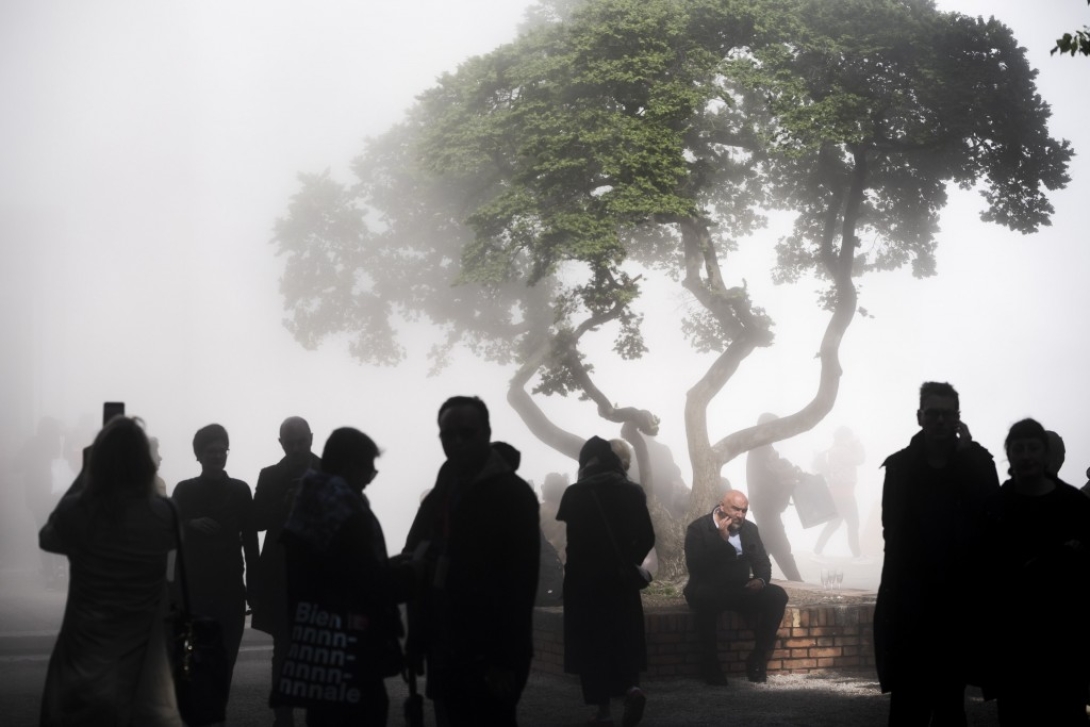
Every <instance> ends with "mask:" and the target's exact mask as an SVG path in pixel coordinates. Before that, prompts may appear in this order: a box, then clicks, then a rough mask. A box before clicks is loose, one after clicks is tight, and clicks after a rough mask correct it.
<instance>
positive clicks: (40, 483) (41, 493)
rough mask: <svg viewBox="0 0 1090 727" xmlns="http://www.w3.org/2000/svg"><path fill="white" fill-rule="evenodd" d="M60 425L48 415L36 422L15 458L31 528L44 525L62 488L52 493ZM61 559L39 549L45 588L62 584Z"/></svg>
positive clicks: (53, 490) (58, 447)
mask: <svg viewBox="0 0 1090 727" xmlns="http://www.w3.org/2000/svg"><path fill="white" fill-rule="evenodd" d="M61 453H62V449H61V425H60V422H58V421H57V420H56V419H53V418H52V417H44V418H43V419H42V420H41V421H39V422H38V429H37V431H36V432H35V434H34V436H33V437H31V438H30V439H29V440H28V441H27V442H26V444H24V445H23V448H22V450H20V452H19V454H18V455H17V456H16V458H15V471H16V472H17V473H18V474H19V475H20V476H21V479H22V482H23V498H24V501H25V502H26V506H27V509H28V510H30V514H31V515H32V516H33V517H34V527H35V528H40V527H42V526H43V525H45V522H46V519H47V518H48V517H49V513H50V512H52V510H53V508H54V506H55V505H56V504H57V501H58V500H59V499H60V495H61V494H62V493H63V488H61V489H60V492H56V490H57V489H58V488H55V487H54V482H53V480H54V477H53V464H54V461H55V460H56V459H57V458H59V457H60V456H61ZM63 562H64V561H63V559H58V558H57V557H56V556H54V555H53V554H52V553H49V552H42V553H41V554H40V558H39V570H40V573H41V578H42V584H43V585H44V586H45V587H46V588H49V589H55V588H60V587H61V586H62V585H63V583H64V572H63Z"/></svg>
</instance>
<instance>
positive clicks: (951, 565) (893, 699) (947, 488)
mask: <svg viewBox="0 0 1090 727" xmlns="http://www.w3.org/2000/svg"><path fill="white" fill-rule="evenodd" d="M959 409H960V400H959V397H958V393H957V391H955V390H954V387H953V386H951V385H950V384H947V383H939V382H930V381H929V382H927V383H925V384H923V386H921V387H920V407H919V409H918V410H917V411H916V423H917V424H918V425H919V426H920V431H919V432H917V433H916V435H915V436H913V437H912V440H911V441H910V442H909V444H908V447H906V448H905V449H902V450H901V451H899V452H896V453H894V454H892V455H890V456H889V457H888V458H886V461H885V462H883V464H882V466H883V467H885V468H886V479H885V484H884V486H883V489H882V532H883V535H884V537H885V543H886V548H885V560H884V561H883V563H882V582H881V585H880V586H879V588H878V601H877V605H876V607H875V612H874V652H875V662H876V665H877V667H878V680H879V682H880V684H881V688H882V691H883V692H892V694H891V695H890V702H889V724H890V725H891V727H895V726H899V725H922V726H923V725H928V724H940V725H964V724H965V685H966V684H967V683H971V684H980V682H981V679H982V676H983V672H982V670H983V668H984V667H985V664H984V661H985V660H984V658H983V649H984V645H985V644H984V641H985V636H986V635H985V634H984V633H983V631H984V629H983V628H982V627H981V625H980V622H981V614H982V613H985V612H986V611H987V606H986V605H985V604H984V603H983V599H982V598H981V588H982V587H983V585H984V584H983V582H982V581H983V576H982V573H983V571H984V569H985V566H986V565H987V564H988V563H989V562H990V560H991V558H992V557H993V554H991V553H989V552H987V548H986V546H985V538H984V535H985V533H986V523H987V520H986V518H985V512H986V509H985V508H986V504H987V503H988V501H989V499H990V498H991V497H993V496H994V495H995V493H996V492H997V491H998V488H999V478H998V477H997V476H996V473H995V463H994V462H993V460H992V456H991V454H989V453H988V450H986V449H984V448H983V447H981V446H980V445H979V444H977V443H976V442H974V441H973V440H972V437H971V436H970V434H969V427H967V426H966V425H965V423H964V422H963V421H961V412H960V410H959ZM1011 536H1012V537H1014V538H1015V540H1013V541H1012V542H1011V543H1010V544H1008V545H1006V546H1004V547H1010V548H1014V549H1018V548H1019V547H1021V543H1020V542H1019V540H1018V539H1017V535H1016V534H1015V533H1012V534H1011ZM1019 628H1020V626H1015V627H1013V631H1012V634H1011V636H1012V639H1014V640H1017V638H1018V633H1017V632H1018V629H1019Z"/></svg>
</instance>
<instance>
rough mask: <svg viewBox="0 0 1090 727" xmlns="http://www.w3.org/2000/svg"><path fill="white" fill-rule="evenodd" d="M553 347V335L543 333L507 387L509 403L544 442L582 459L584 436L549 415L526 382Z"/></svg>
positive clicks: (557, 449) (568, 455)
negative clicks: (553, 420)
mask: <svg viewBox="0 0 1090 727" xmlns="http://www.w3.org/2000/svg"><path fill="white" fill-rule="evenodd" d="M551 348H552V338H551V337H544V338H543V339H542V341H541V343H540V344H539V345H538V347H537V348H536V350H535V351H534V352H533V353H532V354H531V355H530V356H529V357H528V358H527V359H526V361H525V362H524V363H523V364H522V366H520V367H519V369H518V371H516V372H515V375H514V376H512V377H511V382H510V384H509V385H508V387H507V403H508V404H510V405H511V408H512V409H514V410H515V413H516V414H518V415H519V418H520V419H522V422H523V423H524V424H525V425H526V427H527V429H529V430H530V433H531V434H533V435H534V436H535V437H537V438H538V439H539V440H540V441H541V442H542V443H544V444H546V445H548V446H550V447H552V448H553V449H555V450H556V451H557V452H560V453H561V454H563V455H565V456H567V457H571V458H572V459H574V460H578V459H579V450H580V449H582V448H583V442H584V441H585V440H584V439H583V438H582V437H580V436H578V435H576V434H572V433H571V432H569V431H567V430H564V429H561V428H560V427H558V426H557V425H555V424H553V422H552V421H551V420H550V419H549V417H548V416H547V415H546V414H545V412H543V411H542V410H541V407H539V406H538V405H537V402H536V401H534V398H533V397H532V396H530V393H529V392H528V391H526V385H527V384H528V383H529V382H530V379H531V378H533V376H534V374H535V373H537V370H538V369H539V368H541V366H542V365H543V364H544V363H545V359H546V358H547V357H548V355H549V353H550V351H551Z"/></svg>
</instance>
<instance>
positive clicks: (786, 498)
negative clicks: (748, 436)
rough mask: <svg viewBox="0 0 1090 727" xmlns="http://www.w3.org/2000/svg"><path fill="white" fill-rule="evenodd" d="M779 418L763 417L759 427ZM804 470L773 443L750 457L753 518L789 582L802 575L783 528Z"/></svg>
mask: <svg viewBox="0 0 1090 727" xmlns="http://www.w3.org/2000/svg"><path fill="white" fill-rule="evenodd" d="M777 419H779V417H777V416H776V415H775V414H768V413H765V414H762V415H761V416H760V417H758V419H757V423H758V424H767V423H769V422H773V421H775V420H777ZM801 476H802V471H801V470H800V469H799V468H798V467H796V466H795V465H793V464H791V463H790V462H788V461H787V460H786V459H784V458H783V457H781V456H780V454H779V452H777V451H776V449H775V448H774V447H773V446H772V445H771V444H766V445H764V446H763V447H756V448H754V449H751V450H749V452H748V453H747V454H746V487H747V488H748V491H749V501H750V503H751V504H752V506H753V519H754V521H755V522H756V523H757V526H758V527H760V528H761V537H762V540H763V543H764V547H765V548H766V549H767V552H768V554H769V555H770V556H772V558H774V559H775V561H776V565H778V566H779V567H780V570H781V571H783V575H784V578H786V579H787V580H789V581H801V580H802V575H801V574H800V573H799V568H798V566H797V565H796V564H795V556H794V555H792V554H791V541H790V540H788V539H787V531H786V530H785V529H784V526H783V512H784V510H786V509H787V506H788V504H790V502H791V493H792V492H794V489H795V485H797V484H798V482H799V479H800V477H801Z"/></svg>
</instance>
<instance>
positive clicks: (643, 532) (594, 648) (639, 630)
mask: <svg viewBox="0 0 1090 727" xmlns="http://www.w3.org/2000/svg"><path fill="white" fill-rule="evenodd" d="M595 496H597V501H596V500H595ZM556 519H557V520H560V521H562V522H565V523H567V530H568V535H567V538H568V547H567V551H568V559H567V564H566V567H565V572H564V670H565V671H566V672H568V673H569V674H581V673H583V671H584V669H587V668H594V669H608V670H610V671H615V672H616V673H617V674H618V675H626V674H633V675H634V674H635V673H637V672H639V671H642V670H643V669H645V668H646V667H647V647H646V642H645V637H644V623H643V602H642V601H641V599H640V591H639V589H638V587H635V586H633V585H631V581H624V580H622V569H624V570H629V569H633V568H634V567H635V566H638V565H639V564H640V563H642V562H643V559H644V558H646V557H647V553H648V552H649V551H650V550H651V548H652V547H653V546H654V544H655V530H654V527H653V526H652V525H651V516H650V515H649V514H648V512H647V498H646V496H645V495H644V492H643V489H642V488H641V487H640V486H639V485H636V484H634V483H632V482H631V481H629V479H628V478H627V477H625V476H624V475H623V474H621V473H620V472H613V471H608V472H602V473H599V474H596V475H592V476H590V477H586V478H584V479H582V480H580V481H579V482H576V483H575V484H574V485H572V486H570V487H569V488H568V489H567V490H565V491H564V497H563V499H561V501H560V508H559V509H558V510H557V513H556ZM610 533H612V538H611V537H610ZM614 542H616V547H615V546H614Z"/></svg>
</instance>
